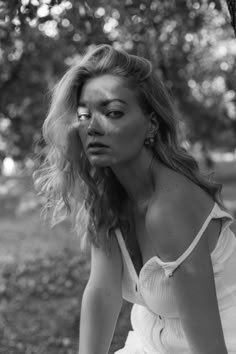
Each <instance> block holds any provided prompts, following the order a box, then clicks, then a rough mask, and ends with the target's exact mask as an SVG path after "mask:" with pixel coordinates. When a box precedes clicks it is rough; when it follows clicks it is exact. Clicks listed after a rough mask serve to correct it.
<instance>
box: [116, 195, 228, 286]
mask: <svg viewBox="0 0 236 354" xmlns="http://www.w3.org/2000/svg"><path fill="white" fill-rule="evenodd" d="M217 207H218V208H219V206H218V204H217V203H216V202H214V205H213V207H212V209H211V211H210V213H209V214H208V216H207V218H206V219H205V221H204V222H203V224H202V226H201V227H200V230H199V231H198V233H197V235H196V236H195V238H194V240H195V239H197V237H198V235H199V234H200V233H201V231H202V229H204V227H205V225H206V224H208V222H209V221H210V219H211V217H212V215H213V214H214V211H215V209H216V208H217ZM220 210H221V209H220ZM115 231H116V234H117V235H119V238H120V240H121V242H122V244H123V251H124V252H125V253H126V259H127V262H128V264H129V267H130V270H131V272H132V274H133V276H134V279H135V281H136V284H138V285H139V284H140V279H141V275H142V273H143V272H144V269H146V267H147V266H148V265H149V264H150V263H152V262H153V261H155V262H156V263H158V264H159V265H174V264H176V263H178V262H180V261H181V259H182V257H184V256H185V254H186V252H187V251H188V250H189V248H190V247H191V245H192V243H193V242H194V240H193V242H192V243H191V244H190V245H189V247H187V249H186V250H185V251H184V253H183V254H182V255H181V256H180V257H179V258H178V259H177V260H175V261H172V262H164V261H162V260H161V259H160V258H159V257H158V256H152V257H151V258H149V259H148V260H147V261H146V262H145V263H144V264H143V265H142V267H141V269H140V272H139V274H138V273H137V271H136V269H135V267H134V264H133V262H132V259H131V256H130V254H129V252H128V250H127V247H126V244H125V241H124V238H123V235H122V232H121V230H120V228H116V230H115ZM203 232H204V231H203ZM221 233H222V232H221ZM221 233H220V235H219V238H218V241H219V239H220V236H221ZM218 241H217V243H218ZM215 247H217V244H216V246H215Z"/></svg>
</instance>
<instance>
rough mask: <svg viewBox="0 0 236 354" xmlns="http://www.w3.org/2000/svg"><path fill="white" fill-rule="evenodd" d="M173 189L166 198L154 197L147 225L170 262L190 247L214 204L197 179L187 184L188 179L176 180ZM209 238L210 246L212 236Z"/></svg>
mask: <svg viewBox="0 0 236 354" xmlns="http://www.w3.org/2000/svg"><path fill="white" fill-rule="evenodd" d="M190 182H191V181H190ZM176 185H177V187H176ZM197 187H198V186H197ZM173 188H175V190H173V193H171V189H170V192H169V193H168V194H166V198H164V197H162V198H156V199H154V200H153V201H152V203H151V205H150V207H149V208H148V210H147V214H146V228H147V232H148V235H149V237H150V238H151V240H152V244H153V246H154V247H155V251H156V254H157V255H158V256H159V257H160V258H161V259H162V260H163V261H167V262H169V261H175V260H176V259H178V258H179V257H180V256H181V254H183V252H184V251H185V250H186V249H187V248H188V246H189V245H190V244H191V242H192V241H193V240H194V238H195V237H196V235H197V234H198V232H199V230H200V228H201V226H202V225H203V223H204V221H205V219H206V218H207V216H208V215H209V213H210V212H211V209H212V207H213V205H214V201H213V199H212V198H211V197H210V196H208V195H206V193H205V192H204V191H203V190H202V189H201V188H200V187H198V188H196V187H195V185H194V183H193V182H191V183H189V182H187V183H186V180H185V178H183V179H181V178H178V179H177V180H176V179H175V184H174V185H173ZM206 233H209V230H206ZM205 240H206V241H205V246H206V247H208V243H207V242H208V241H207V240H208V237H205Z"/></svg>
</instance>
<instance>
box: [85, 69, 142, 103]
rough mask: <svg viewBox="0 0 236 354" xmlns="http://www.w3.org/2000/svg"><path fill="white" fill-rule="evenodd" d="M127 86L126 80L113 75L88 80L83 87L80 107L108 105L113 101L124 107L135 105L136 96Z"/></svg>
mask: <svg viewBox="0 0 236 354" xmlns="http://www.w3.org/2000/svg"><path fill="white" fill-rule="evenodd" d="M127 86H128V85H127V84H126V83H125V80H124V79H122V78H120V77H116V76H112V75H102V76H99V77H96V78H91V79H88V80H87V81H86V82H85V83H84V85H83V87H82V90H81V94H80V97H79V105H80V106H87V105H91V104H100V105H106V104H108V103H109V102H112V101H114V102H115V101H117V102H119V103H121V104H124V105H126V104H129V103H133V102H134V101H135V95H134V93H133V91H132V90H130V89H129V88H128V87H127Z"/></svg>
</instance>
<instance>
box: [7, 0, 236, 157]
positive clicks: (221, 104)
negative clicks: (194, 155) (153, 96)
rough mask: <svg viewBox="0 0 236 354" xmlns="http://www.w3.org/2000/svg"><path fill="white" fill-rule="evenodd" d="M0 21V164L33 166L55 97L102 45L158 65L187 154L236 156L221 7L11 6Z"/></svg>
mask: <svg viewBox="0 0 236 354" xmlns="http://www.w3.org/2000/svg"><path fill="white" fill-rule="evenodd" d="M0 16H1V19H0V31H1V32H0V39H1V50H0V65H1V70H0V91H1V100H0V134H1V137H2V139H1V141H0V158H3V157H4V156H13V157H14V158H15V159H19V160H24V159H26V157H28V158H29V157H30V158H32V156H33V155H32V152H33V149H35V151H37V150H38V149H39V148H40V146H41V144H42V143H43V142H42V141H41V140H40V137H41V126H42V122H43V120H44V118H45V115H46V112H47V108H48V104H49V93H50V89H51V88H52V87H53V85H54V84H55V82H56V81H57V80H58V78H59V77H60V76H62V74H63V73H64V72H65V70H66V68H67V67H68V66H70V65H71V64H72V63H73V62H74V61H75V60H77V59H78V58H79V57H80V55H81V54H82V53H83V52H84V50H85V49H86V48H87V47H88V46H92V45H94V44H99V43H110V44H112V45H114V46H115V47H122V48H125V49H126V50H128V51H129V52H132V53H134V54H139V55H144V56H146V57H147V58H149V59H151V60H152V62H153V64H154V68H155V70H156V71H157V72H158V73H159V75H160V76H161V78H162V79H163V80H164V81H165V83H166V85H167V87H168V89H169V90H170V93H171V94H172V96H173V97H174V99H175V101H176V107H177V109H178V110H179V112H180V114H181V116H182V117H183V120H184V122H185V124H184V123H182V124H183V128H184V127H185V130H186V134H187V139H188V141H189V143H190V144H193V143H195V142H197V141H200V142H202V143H203V144H204V145H206V144H208V145H209V146H212V147H215V146H222V145H225V144H227V146H229V147H230V148H235V136H236V119H235V116H236V114H235V113H236V109H235V101H236V98H235V97H236V96H235V82H236V77H235V72H236V70H235V66H236V64H235V63H236V60H235V58H236V41H235V39H234V34H233V29H232V28H231V26H230V19H229V14H228V12H227V5H226V3H225V1H224V0H214V1H210V0H178V1H177V0H175V1H160V0H143V1H133V0H125V1H118V0H111V1H108V0H99V1H95V0H90V1H88V2H86V1H84V0H79V1H75V0H58V1H56V0H10V1H7V2H3V1H0ZM36 142H38V143H37V145H36V146H35V144H36Z"/></svg>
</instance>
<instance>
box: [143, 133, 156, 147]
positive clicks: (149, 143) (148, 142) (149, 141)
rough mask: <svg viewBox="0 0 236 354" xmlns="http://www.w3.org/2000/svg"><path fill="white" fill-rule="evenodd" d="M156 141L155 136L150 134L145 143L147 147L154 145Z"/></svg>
mask: <svg viewBox="0 0 236 354" xmlns="http://www.w3.org/2000/svg"><path fill="white" fill-rule="evenodd" d="M154 143H155V137H154V136H149V137H147V138H146V139H145V140H144V145H145V146H147V147H149V146H150V147H152V146H153V145H154Z"/></svg>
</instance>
